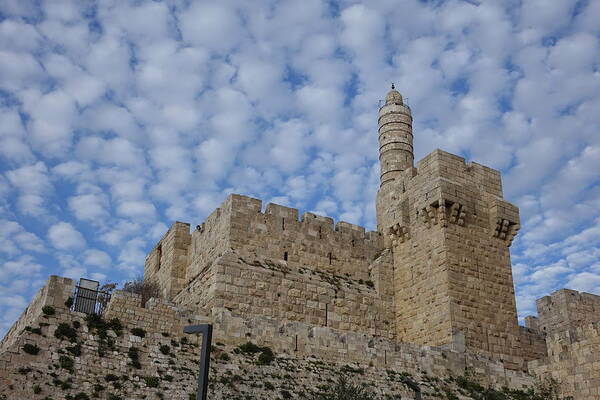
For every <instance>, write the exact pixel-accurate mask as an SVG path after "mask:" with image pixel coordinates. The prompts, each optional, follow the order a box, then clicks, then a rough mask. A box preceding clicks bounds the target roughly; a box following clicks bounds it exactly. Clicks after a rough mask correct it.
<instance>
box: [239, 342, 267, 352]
mask: <svg viewBox="0 0 600 400" xmlns="http://www.w3.org/2000/svg"><path fill="white" fill-rule="evenodd" d="M236 350H238V352H239V353H245V354H255V353H259V352H260V351H261V350H262V348H261V347H260V346H258V345H256V344H254V343H252V342H246V343H244V344H241V345H239V346H238V347H237V348H236Z"/></svg>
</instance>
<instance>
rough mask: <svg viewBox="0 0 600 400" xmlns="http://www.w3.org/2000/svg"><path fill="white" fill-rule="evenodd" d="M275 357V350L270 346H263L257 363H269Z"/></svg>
mask: <svg viewBox="0 0 600 400" xmlns="http://www.w3.org/2000/svg"><path fill="white" fill-rule="evenodd" d="M274 359H275V355H274V354H273V351H272V350H271V349H270V348H269V347H263V348H262V351H261V352H260V355H259V356H258V361H257V362H256V364H258V365H269V364H271V363H272V362H273V360H274Z"/></svg>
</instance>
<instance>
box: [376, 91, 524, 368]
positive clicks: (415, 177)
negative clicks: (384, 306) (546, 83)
mask: <svg viewBox="0 0 600 400" xmlns="http://www.w3.org/2000/svg"><path fill="white" fill-rule="evenodd" d="M412 143H413V140H412V117H411V112H410V108H409V107H408V106H406V105H405V104H403V101H402V96H401V95H400V93H399V92H398V91H396V90H394V89H393V88H392V90H391V91H390V92H389V93H388V95H387V97H386V101H385V104H384V105H383V107H381V109H380V111H379V144H380V155H379V159H380V163H381V186H380V189H379V191H378V193H377V225H378V230H379V231H380V232H383V234H384V235H385V246H386V247H388V248H391V249H392V250H393V258H394V291H395V304H396V305H395V311H396V331H397V338H398V340H400V341H402V342H411V343H419V344H424V345H434V346H437V345H451V346H454V347H455V348H463V346H464V347H466V349H468V350H469V351H475V352H479V353H484V354H488V355H493V356H495V357H497V358H501V359H503V360H505V361H509V362H510V357H511V356H513V355H516V354H515V352H514V351H513V349H514V347H515V346H517V345H518V343H516V342H518V341H519V340H520V339H519V327H518V323H517V313H516V306H515V296H514V288H513V280H512V272H511V263H510V253H509V246H510V244H511V242H512V239H513V237H514V235H515V234H516V233H517V231H518V229H519V212H518V209H517V207H515V206H513V205H512V204H510V203H508V202H506V201H504V199H503V196H502V184H501V178H500V173H499V172H498V171H496V170H493V169H491V168H488V167H485V166H483V165H480V164H476V163H466V162H465V160H464V159H463V158H461V157H458V156H455V155H452V154H449V153H446V152H443V151H440V150H436V151H434V152H433V153H431V154H430V155H428V156H426V157H425V158H424V159H422V160H421V161H419V162H418V165H417V167H416V168H415V167H414V166H413V147H412Z"/></svg>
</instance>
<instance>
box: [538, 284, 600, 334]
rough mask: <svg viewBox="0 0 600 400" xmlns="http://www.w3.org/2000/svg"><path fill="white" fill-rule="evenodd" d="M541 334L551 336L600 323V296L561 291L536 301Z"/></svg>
mask: <svg viewBox="0 0 600 400" xmlns="http://www.w3.org/2000/svg"><path fill="white" fill-rule="evenodd" d="M536 307H537V312H538V315H539V318H538V320H537V325H538V329H539V330H540V332H543V333H546V334H551V333H555V332H562V331H567V330H569V329H573V328H577V327H579V326H582V325H587V324H590V323H595V322H600V296H597V295H594V294H591V293H585V292H578V291H576V290H571V289H561V290H557V291H555V292H553V293H551V294H550V295H549V296H544V297H542V298H541V299H538V300H537V301H536Z"/></svg>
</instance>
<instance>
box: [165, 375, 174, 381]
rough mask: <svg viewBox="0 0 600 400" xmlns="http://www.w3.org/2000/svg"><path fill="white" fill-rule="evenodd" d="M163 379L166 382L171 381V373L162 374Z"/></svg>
mask: <svg viewBox="0 0 600 400" xmlns="http://www.w3.org/2000/svg"><path fill="white" fill-rule="evenodd" d="M163 380H165V381H167V382H173V375H165V376H163Z"/></svg>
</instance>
